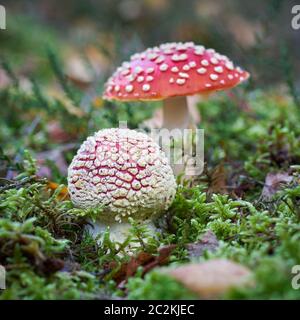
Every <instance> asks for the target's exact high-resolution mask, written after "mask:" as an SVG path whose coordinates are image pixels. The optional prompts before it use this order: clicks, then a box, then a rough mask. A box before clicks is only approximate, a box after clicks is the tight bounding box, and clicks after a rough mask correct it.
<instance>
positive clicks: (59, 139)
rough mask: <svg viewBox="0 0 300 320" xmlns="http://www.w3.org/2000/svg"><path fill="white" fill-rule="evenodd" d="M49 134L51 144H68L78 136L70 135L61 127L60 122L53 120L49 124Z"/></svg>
mask: <svg viewBox="0 0 300 320" xmlns="http://www.w3.org/2000/svg"><path fill="white" fill-rule="evenodd" d="M47 133H48V136H49V139H50V141H51V142H54V143H66V142H69V141H71V140H73V139H74V138H75V137H76V135H75V134H74V133H73V134H71V133H68V132H66V130H64V128H63V127H62V126H61V124H60V123H59V121H56V120H52V121H49V122H48V124H47Z"/></svg>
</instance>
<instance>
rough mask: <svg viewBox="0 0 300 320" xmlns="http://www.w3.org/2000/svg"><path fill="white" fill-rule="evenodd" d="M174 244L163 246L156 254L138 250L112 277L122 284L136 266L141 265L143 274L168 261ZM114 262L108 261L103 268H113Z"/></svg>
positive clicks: (134, 271)
mask: <svg viewBox="0 0 300 320" xmlns="http://www.w3.org/2000/svg"><path fill="white" fill-rule="evenodd" d="M175 248H176V245H169V246H164V247H162V248H160V249H159V251H158V255H152V254H150V253H146V252H140V253H139V254H138V256H136V257H132V258H131V259H130V261H129V262H127V263H123V264H122V265H121V267H120V269H119V270H118V271H117V272H116V273H115V274H114V276H113V279H114V280H115V281H116V283H117V284H120V283H121V284H123V283H124V282H126V281H127V279H128V278H129V277H132V276H133V275H134V274H135V273H136V271H137V269H138V267H140V266H142V267H143V275H144V274H146V273H147V272H149V271H150V270H152V269H153V268H155V267H157V266H163V265H165V264H166V263H167V262H168V259H169V257H170V255H171V253H172V251H173V250H174V249H175ZM115 267H116V263H115V262H111V263H109V264H108V265H107V266H106V267H105V268H104V269H108V270H109V269H110V270H112V269H114V268H115Z"/></svg>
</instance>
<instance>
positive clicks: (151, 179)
mask: <svg viewBox="0 0 300 320" xmlns="http://www.w3.org/2000/svg"><path fill="white" fill-rule="evenodd" d="M68 187H69V193H70V197H71V200H72V202H73V203H74V205H75V206H76V207H79V208H97V207H103V213H102V215H101V216H100V217H99V219H98V221H97V222H96V224H95V225H94V229H93V230H91V231H92V233H93V234H94V235H97V234H99V233H100V232H102V231H104V230H105V229H106V227H107V226H109V227H110V235H111V238H112V239H113V240H116V241H118V242H121V241H123V240H124V239H125V238H126V236H127V235H128V231H129V228H130V226H131V225H130V224H129V223H128V218H129V217H132V218H133V219H135V220H137V221H141V222H143V223H144V224H148V225H149V227H152V228H154V225H153V219H155V218H156V217H158V216H159V215H160V214H162V213H163V212H164V211H165V210H166V209H168V208H169V206H170V205H171V203H172V201H173V199H174V196H175V193H176V182H175V178H174V175H173V172H172V169H171V167H170V166H169V164H168V159H167V158H166V156H165V154H164V153H163V152H162V151H161V149H160V148H159V146H158V145H157V144H156V143H155V142H154V141H153V140H152V139H151V138H150V137H148V136H147V135H146V134H144V133H140V132H137V131H134V130H129V129H117V128H116V129H104V130H100V131H98V132H97V133H95V134H94V135H93V136H91V137H89V138H88V139H87V140H86V141H85V142H83V144H82V145H81V147H80V149H79V150H78V152H77V154H76V155H75V157H74V158H73V160H72V163H71V165H70V167H69V171H68Z"/></svg>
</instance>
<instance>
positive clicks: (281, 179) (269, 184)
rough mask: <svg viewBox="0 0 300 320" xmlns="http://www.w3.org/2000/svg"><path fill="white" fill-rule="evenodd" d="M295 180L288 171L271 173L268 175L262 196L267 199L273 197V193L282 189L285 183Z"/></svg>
mask: <svg viewBox="0 0 300 320" xmlns="http://www.w3.org/2000/svg"><path fill="white" fill-rule="evenodd" d="M292 180H293V176H291V175H290V174H289V173H287V172H278V173H271V172H269V173H268V174H267V176H266V180H265V185H264V187H263V190H262V194H261V197H262V198H263V199H265V200H268V199H271V198H272V197H273V195H274V194H275V193H276V192H277V191H278V190H280V188H281V187H282V185H283V184H287V183H289V182H291V181H292Z"/></svg>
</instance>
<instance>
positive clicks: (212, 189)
mask: <svg viewBox="0 0 300 320" xmlns="http://www.w3.org/2000/svg"><path fill="white" fill-rule="evenodd" d="M226 179H227V173H226V170H225V167H224V164H223V163H221V164H219V165H217V166H216V167H215V168H214V169H213V172H212V174H211V183H210V186H209V189H208V193H228V191H227V187H226Z"/></svg>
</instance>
